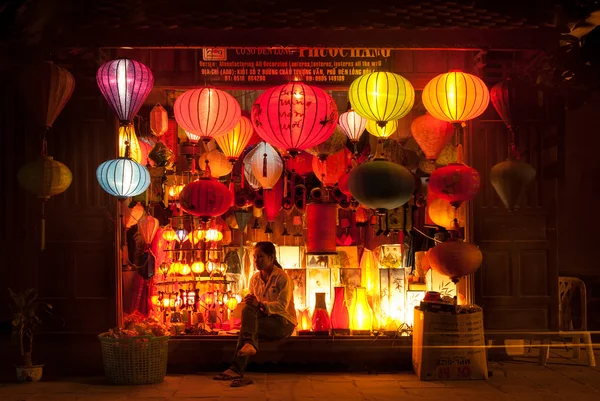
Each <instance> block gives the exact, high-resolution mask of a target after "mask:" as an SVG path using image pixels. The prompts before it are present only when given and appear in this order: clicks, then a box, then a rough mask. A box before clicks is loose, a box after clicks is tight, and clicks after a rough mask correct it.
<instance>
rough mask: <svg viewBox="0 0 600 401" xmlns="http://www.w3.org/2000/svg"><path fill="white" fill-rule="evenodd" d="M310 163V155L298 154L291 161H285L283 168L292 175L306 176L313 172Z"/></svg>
mask: <svg viewBox="0 0 600 401" xmlns="http://www.w3.org/2000/svg"><path fill="white" fill-rule="evenodd" d="M312 161H313V157H312V155H310V154H308V153H306V152H300V153H298V154H297V155H296V157H294V158H293V159H289V160H287V162H286V165H285V167H286V168H287V169H288V170H289V171H291V172H292V173H294V174H298V175H300V176H307V175H309V174H310V173H312V172H313V167H312Z"/></svg>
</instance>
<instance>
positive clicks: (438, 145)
mask: <svg viewBox="0 0 600 401" xmlns="http://www.w3.org/2000/svg"><path fill="white" fill-rule="evenodd" d="M410 131H411V132H412V134H413V137H414V138H415V141H416V142H417V144H418V145H419V147H420V148H421V150H422V151H423V153H425V157H426V158H427V160H435V159H437V158H438V156H439V155H440V153H442V150H443V149H444V148H445V147H446V145H447V144H448V143H449V142H450V140H451V139H452V135H454V128H453V127H452V124H450V123H448V122H447V121H442V120H439V119H437V118H435V117H433V116H432V115H431V114H429V113H427V114H425V115H422V116H420V117H417V118H415V119H414V120H413V122H412V124H411V125H410Z"/></svg>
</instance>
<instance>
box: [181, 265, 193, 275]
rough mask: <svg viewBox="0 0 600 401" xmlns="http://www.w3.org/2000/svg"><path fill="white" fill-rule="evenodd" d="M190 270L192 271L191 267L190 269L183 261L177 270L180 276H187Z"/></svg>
mask: <svg viewBox="0 0 600 401" xmlns="http://www.w3.org/2000/svg"><path fill="white" fill-rule="evenodd" d="M191 272H192V269H191V267H190V265H189V264H187V263H184V264H182V265H181V269H180V270H179V274H181V275H182V276H187V275H188V274H190V273H191Z"/></svg>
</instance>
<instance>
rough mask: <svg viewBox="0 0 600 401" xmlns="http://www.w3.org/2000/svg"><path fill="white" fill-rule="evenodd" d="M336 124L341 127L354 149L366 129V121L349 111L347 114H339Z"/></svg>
mask: <svg viewBox="0 0 600 401" xmlns="http://www.w3.org/2000/svg"><path fill="white" fill-rule="evenodd" d="M338 123H339V125H340V127H342V130H344V133H345V134H346V136H347V137H348V139H350V142H352V143H353V144H354V146H355V147H356V143H357V142H358V140H359V139H360V136H361V135H362V134H363V132H365V128H366V127H367V119H366V118H364V117H361V116H360V115H359V114H358V113H357V112H355V111H354V110H352V109H350V110H348V111H347V112H345V113H342V114H340V117H339V119H338ZM355 153H356V150H355Z"/></svg>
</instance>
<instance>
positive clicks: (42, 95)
mask: <svg viewBox="0 0 600 401" xmlns="http://www.w3.org/2000/svg"><path fill="white" fill-rule="evenodd" d="M19 83H20V85H19V87H20V92H21V93H22V94H23V95H24V96H23V100H24V101H25V102H26V103H27V105H28V107H29V113H30V116H31V118H32V119H33V121H35V123H36V124H38V125H39V126H42V127H47V128H50V127H52V124H54V121H55V120H56V117H58V115H59V114H60V112H61V111H62V110H63V108H64V107H65V105H66V104H67V102H68V101H69V99H70V98H71V95H72V94H73V90H74V89H75V78H73V75H72V74H71V73H70V72H69V71H67V70H66V69H64V68H62V67H59V66H57V65H56V64H54V63H52V62H49V61H44V62H41V63H36V64H33V65H30V66H28V67H26V68H25V70H24V71H23V73H22V74H21V77H20V82H19Z"/></svg>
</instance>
